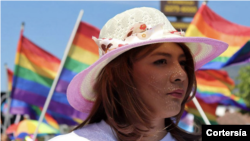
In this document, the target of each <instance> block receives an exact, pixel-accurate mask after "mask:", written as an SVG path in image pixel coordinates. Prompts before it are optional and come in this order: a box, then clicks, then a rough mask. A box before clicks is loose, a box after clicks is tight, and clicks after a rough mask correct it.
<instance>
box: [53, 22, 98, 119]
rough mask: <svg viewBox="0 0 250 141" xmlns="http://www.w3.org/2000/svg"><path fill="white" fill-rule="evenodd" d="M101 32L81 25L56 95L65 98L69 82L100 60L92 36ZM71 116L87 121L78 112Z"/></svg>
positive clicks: (92, 27)
mask: <svg viewBox="0 0 250 141" xmlns="http://www.w3.org/2000/svg"><path fill="white" fill-rule="evenodd" d="M99 32H100V30H99V29H97V28H96V27H94V26H92V25H90V24H88V23H85V22H81V23H80V25H79V27H78V30H77V33H76V35H75V38H74V40H73V44H72V45H71V48H70V51H69V53H68V56H67V59H66V62H65V64H64V67H63V70H62V73H61V76H60V78H59V80H58V84H57V86H56V89H55V93H54V95H63V96H65V94H66V90H67V87H68V85H69V82H70V81H71V80H72V79H73V77H74V76H75V75H76V74H77V73H79V72H81V71H82V70H84V69H86V68H87V67H88V66H90V65H91V64H92V63H94V62H95V61H97V60H98V58H99V53H98V46H97V45H96V43H95V42H94V41H93V40H92V36H95V37H98V36H99ZM64 110H65V109H64ZM68 112H72V111H68ZM71 116H72V117H76V118H80V119H85V118H86V116H87V114H84V115H83V116H82V115H80V114H79V113H78V112H75V111H74V113H71Z"/></svg>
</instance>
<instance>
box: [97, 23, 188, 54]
mask: <svg viewBox="0 0 250 141" xmlns="http://www.w3.org/2000/svg"><path fill="white" fill-rule="evenodd" d="M163 25H164V24H158V25H156V26H154V27H152V28H150V27H151V26H150V25H149V26H147V25H146V24H145V23H136V24H135V25H134V26H132V27H131V28H130V30H129V31H128V32H127V34H126V36H125V38H124V39H123V40H117V39H112V38H109V39H106V38H102V39H97V38H96V37H92V39H93V40H94V41H95V42H96V44H97V45H98V47H99V48H100V50H101V51H102V53H101V55H104V54H106V53H108V52H110V51H112V50H114V49H116V48H119V47H122V46H124V45H128V44H131V43H137V42H142V41H145V40H152V39H160V38H166V37H167V36H169V35H177V36H180V37H181V36H185V33H184V32H183V31H180V32H179V31H169V32H164V31H163V30H162V28H163Z"/></svg>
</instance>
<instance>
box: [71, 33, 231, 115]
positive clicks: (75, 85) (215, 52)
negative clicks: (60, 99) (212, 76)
mask: <svg viewBox="0 0 250 141" xmlns="http://www.w3.org/2000/svg"><path fill="white" fill-rule="evenodd" d="M164 42H176V43H185V44H186V45H187V46H188V48H189V49H190V51H191V53H192V54H193V57H194V61H195V70H198V69H199V68H201V67H202V66H203V65H205V64H206V63H208V62H210V61H211V60H213V59H214V58H216V57H217V56H219V55H220V54H221V53H223V52H224V51H225V50H226V49H227V47H228V44H227V43H225V42H222V41H219V40H215V39H211V38H203V37H175V38H163V39H155V40H147V41H144V42H139V43H134V44H129V45H124V46H122V47H119V48H117V49H115V50H112V51H110V52H108V53H107V54H105V55H103V56H102V57H100V58H99V59H98V60H97V61H96V62H95V63H93V64H92V65H91V66H89V67H88V68H87V69H85V70H83V71H82V72H80V73H78V74H77V75H76V76H75V77H74V78H73V79H72V81H71V82H70V84H69V86H68V88H67V98H68V101H69V103H70V105H71V106H72V107H73V108H74V109H76V110H78V111H80V112H84V113H86V112H90V110H91V108H92V106H93V104H94V101H95V92H94V90H93V86H94V84H95V80H96V78H97V76H98V74H99V72H100V71H101V70H102V69H103V68H104V67H105V66H106V65H107V64H108V63H109V62H110V61H112V60H113V59H114V58H116V57H117V56H119V55H121V54H122V53H124V52H126V51H128V50H130V49H133V48H135V47H140V46H143V45H148V44H154V43H164Z"/></svg>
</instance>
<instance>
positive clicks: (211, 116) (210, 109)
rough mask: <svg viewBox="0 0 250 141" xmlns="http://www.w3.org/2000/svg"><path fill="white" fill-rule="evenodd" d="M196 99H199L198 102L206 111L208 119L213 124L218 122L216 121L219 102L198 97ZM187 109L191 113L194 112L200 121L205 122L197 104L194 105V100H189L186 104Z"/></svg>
mask: <svg viewBox="0 0 250 141" xmlns="http://www.w3.org/2000/svg"><path fill="white" fill-rule="evenodd" d="M196 99H197V100H198V102H199V103H200V105H201V107H202V109H203V111H204V113H205V114H206V116H207V118H208V120H209V121H210V123H211V124H218V123H217V122H216V118H217V116H216V114H215V112H216V109H217V106H218V103H210V104H208V103H206V102H205V101H204V100H202V99H200V98H198V97H196ZM185 110H186V111H187V112H188V113H191V114H193V115H194V116H195V117H196V118H198V119H199V120H200V121H202V122H204V121H203V119H202V117H201V115H200V113H199V111H198V110H197V108H196V106H195V105H194V103H193V101H190V102H188V103H187V104H186V105H185Z"/></svg>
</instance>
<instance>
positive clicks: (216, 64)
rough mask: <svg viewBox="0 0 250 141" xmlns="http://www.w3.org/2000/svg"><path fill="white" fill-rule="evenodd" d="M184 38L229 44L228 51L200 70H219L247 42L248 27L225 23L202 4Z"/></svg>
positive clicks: (225, 21) (248, 38)
mask: <svg viewBox="0 0 250 141" xmlns="http://www.w3.org/2000/svg"><path fill="white" fill-rule="evenodd" d="M186 36H187V37H191V36H195V37H209V38H214V39H218V40H221V41H224V42H226V43H228V44H229V47H228V49H227V50H226V51H225V52H224V53H222V54H221V55H220V56H219V57H217V58H215V59H214V60H212V61H210V62H209V63H207V64H206V65H204V66H203V67H202V69H220V68H222V67H223V66H224V65H225V63H226V62H227V61H228V60H229V59H230V57H232V56H233V55H234V54H235V53H236V52H237V51H238V50H239V49H240V48H241V47H242V46H243V45H244V44H245V43H246V42H247V41H248V40H250V27H246V26H241V25H238V24H235V23H232V22H229V21H227V20H226V19H224V18H222V17H221V16H219V15H217V14H216V13H215V12H213V11H212V10H211V9H210V8H209V7H208V6H207V5H206V4H203V5H202V6H201V7H200V8H199V10H198V12H197V13H196V14H195V16H194V18H193V21H192V22H191V24H190V25H189V27H188V29H187V31H186Z"/></svg>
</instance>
